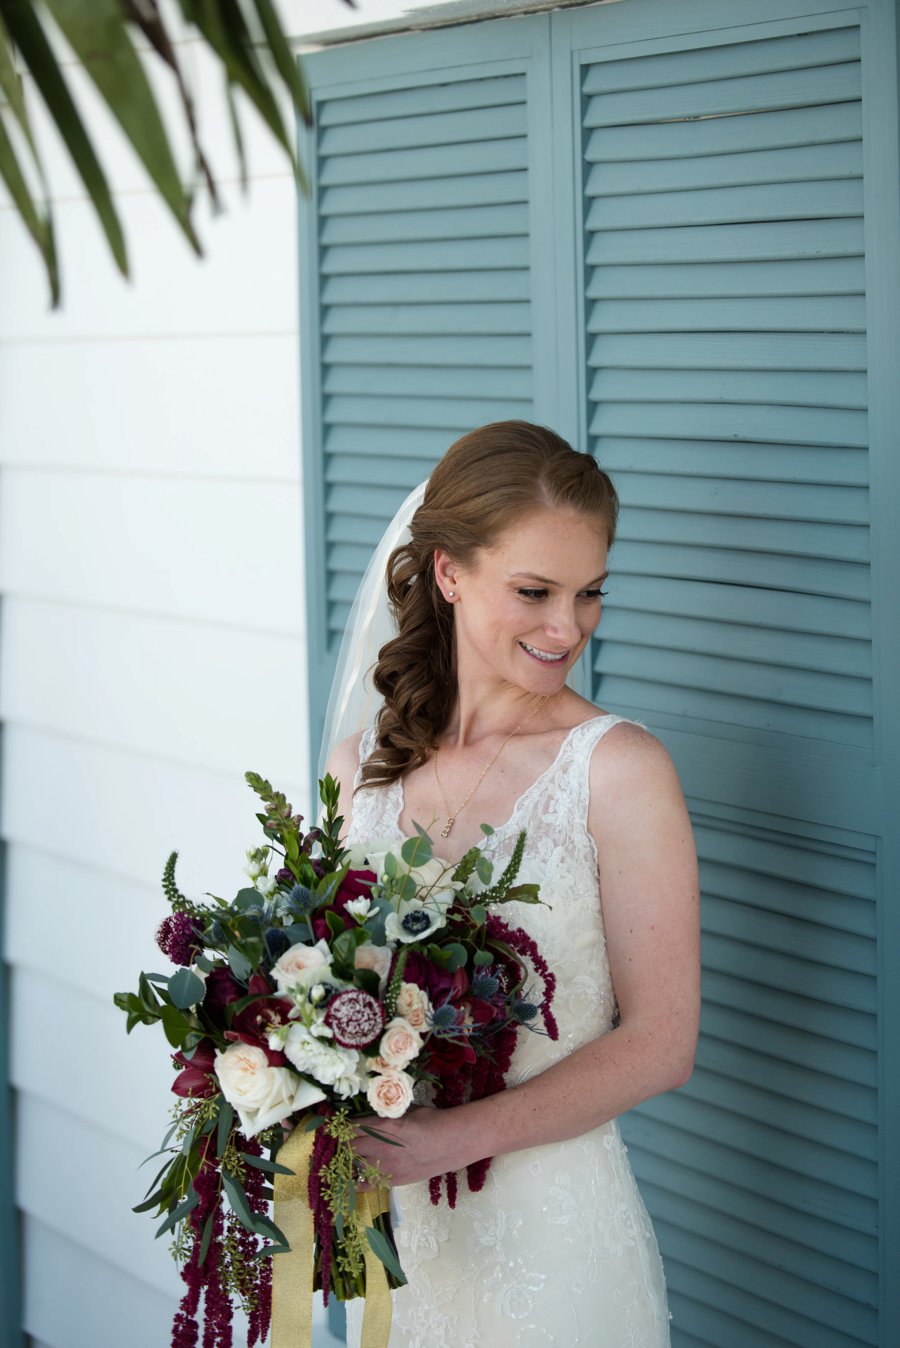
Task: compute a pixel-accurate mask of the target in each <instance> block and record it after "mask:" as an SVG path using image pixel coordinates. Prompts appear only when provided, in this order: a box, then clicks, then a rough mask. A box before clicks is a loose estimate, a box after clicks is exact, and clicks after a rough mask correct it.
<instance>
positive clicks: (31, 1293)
mask: <svg viewBox="0 0 900 1348" xmlns="http://www.w3.org/2000/svg"><path fill="white" fill-rule="evenodd" d="M322 12H323V6H318V8H317V10H316V13H315V14H314V16H313V17H314V18H317V19H319V21H320V26H321V15H322ZM186 55H187V58H188V64H189V66H190V68H191V69H192V70H193V71H194V73H195V84H196V86H197V87H198V89H199V104H200V111H201V116H202V122H203V135H204V141H205V143H206V146H207V148H208V150H209V152H210V155H211V157H212V159H213V162H214V166H215V168H216V171H217V174H218V175H219V178H220V184H221V186H222V191H223V196H224V197H225V199H226V201H227V205H228V213H227V214H226V215H225V216H223V217H221V218H218V219H212V218H210V215H209V212H208V210H206V209H203V208H201V210H200V211H199V218H198V223H199V229H200V233H201V236H202V237H203V239H204V242H205V244H206V246H207V257H206V259H205V260H203V261H198V260H196V259H195V258H194V257H193V256H192V255H191V253H190V251H189V250H188V248H187V247H186V245H185V243H184V241H183V240H182V238H181V237H180V235H179V234H178V231H177V229H176V228H175V226H174V225H173V224H172V223H171V222H170V220H169V218H168V216H167V215H166V213H165V212H164V210H163V209H162V208H161V207H160V205H159V204H158V203H157V201H156V200H155V198H154V196H153V194H152V192H150V191H149V190H148V188H147V184H146V181H145V179H144V177H143V174H142V171H141V170H140V168H139V166H138V165H137V164H136V162H135V161H134V160H133V158H132V156H131V154H130V151H129V150H128V148H127V147H126V146H125V145H124V144H123V143H122V141H121V138H120V137H119V135H118V133H117V132H116V131H115V129H114V128H113V127H112V126H111V125H110V124H109V123H108V121H107V119H106V118H105V116H98V117H97V118H96V119H95V126H96V134H97V140H98V142H99V145H100V148H101V153H102V156H103V159H104V163H105V165H106V167H107V169H108V171H109V173H110V176H111V179H112V182H113V185H114V187H115V190H116V195H117V201H118V205H119V208H120V210H121V213H122V217H123V221H124V225H125V230H126V235H127V241H128V246H129V251H130V256H131V260H132V265H133V270H134V278H135V279H134V282H133V283H132V284H130V285H129V284H127V283H125V282H123V281H122V280H121V279H120V278H119V276H118V275H117V273H116V272H115V270H114V267H113V265H112V263H111V261H110V260H109V258H108V255H107V252H106V245H105V243H104V242H103V241H102V240H101V238H100V234H99V230H98V228H97V226H96V224H95V222H94V219H93V216H92V212H91V210H90V208H89V206H88V204H87V203H86V201H85V198H84V193H83V189H82V188H81V185H80V183H79V182H78V180H77V179H75V178H74V176H73V174H72V172H71V170H70V169H69V168H68V166H67V164H66V162H65V160H64V159H63V157H62V156H61V154H60V153H59V152H58V149H57V148H56V142H55V137H54V136H53V135H52V134H45V135H44V138H43V140H44V146H45V153H46V155H47V158H48V160H49V164H48V168H49V176H50V180H51V182H52V184H53V188H54V195H55V197H56V198H57V201H56V205H55V212H56V223H57V231H58V237H59V241H60V244H61V252H62V264H63V287H64V308H63V310H62V312H61V313H57V314H51V313H49V312H48V310H47V298H46V284H45V281H44V277H43V274H42V272H41V270H40V267H39V265H38V263H37V260H36V255H35V254H34V251H33V249H32V246H31V244H30V242H29V240H28V239H27V238H26V235H25V233H24V230H23V229H22V227H21V225H20V224H19V222H18V220H17V219H16V218H15V217H14V216H13V213H12V211H11V210H10V209H9V207H8V206H7V204H6V202H5V200H0V295H2V304H0V593H2V614H0V616H2V629H0V716H2V720H3V749H4V752H3V762H2V772H3V793H2V798H3V812H2V835H3V838H4V839H5V840H6V842H7V848H8V852H7V855H8V870H7V886H6V893H7V908H8V912H7V930H6V934H5V941H6V944H5V958H6V960H7V961H8V962H9V965H10V971H11V980H10V981H11V993H12V1026H11V1034H12V1046H11V1072H12V1081H13V1087H14V1091H15V1125H16V1134H17V1155H16V1190H17V1201H18V1204H19V1207H20V1209H21V1213H22V1227H23V1265H24V1268H25V1287H24V1320H25V1329H26V1331H27V1333H28V1334H29V1335H30V1337H31V1341H32V1343H33V1344H34V1348H119V1345H120V1344H121V1343H122V1332H123V1331H122V1326H123V1325H127V1326H128V1330H127V1339H128V1343H129V1345H130V1346H131V1348H162V1345H163V1344H165V1343H167V1342H168V1335H169V1325H170V1321H171V1317H172V1314H173V1312H174V1310H175V1307H176V1305H177V1301H178V1298H179V1296H180V1293H181V1284H180V1282H179V1280H178V1277H177V1274H176V1271H175V1267H174V1265H173V1264H172V1262H171V1260H170V1258H169V1255H168V1249H167V1245H166V1242H165V1240H161V1241H159V1242H154V1240H153V1224H152V1222H151V1220H150V1219H148V1218H147V1217H146V1216H135V1215H134V1214H133V1213H132V1212H131V1211H130V1208H131V1205H132V1204H134V1203H136V1202H138V1201H139V1200H140V1198H141V1196H142V1194H143V1191H144V1189H145V1188H146V1184H147V1183H148V1181H149V1178H150V1174H151V1173H152V1172H149V1173H148V1171H147V1170H143V1171H141V1172H140V1173H139V1172H138V1166H139V1164H140V1162H141V1161H142V1160H143V1158H144V1157H145V1156H147V1155H148V1154H149V1153H150V1152H151V1151H153V1150H154V1149H155V1148H156V1147H157V1146H158V1145H159V1140H160V1137H161V1134H162V1132H163V1131H164V1128H165V1126H166V1111H167V1108H168V1104H167V1100H168V1098H170V1097H168V1087H169V1084H170V1082H171V1071H170V1068H169V1065H168V1060H167V1057H166V1053H165V1048H164V1044H163V1042H162V1036H160V1035H159V1034H158V1033H155V1032H152V1031H146V1030H144V1031H143V1032H142V1030H141V1029H140V1027H139V1028H138V1030H137V1031H136V1032H135V1033H134V1034H133V1035H132V1036H131V1038H130V1039H127V1038H126V1036H125V1030H124V1017H123V1016H122V1014H121V1013H120V1012H119V1011H117V1010H116V1009H115V1008H114V1007H113V1004H112V994H113V992H114V991H116V990H118V989H120V988H129V987H131V986H132V985H133V984H134V983H135V981H136V977H137V973H138V971H139V969H140V968H142V967H144V968H153V967H158V966H159V961H160V959H161V958H162V957H161V956H160V954H159V952H158V950H156V947H155V945H154V942H153V930H154V927H155V925H156V923H157V922H158V921H159V920H161V918H162V917H163V916H164V914H165V908H164V904H163V900H162V896H161V893H160V889H159V876H160V874H161V870H162V866H163V863H164V861H165V859H166V856H167V854H168V852H169V851H170V850H171V849H172V848H178V849H179V851H180V853H181V861H180V865H179V871H180V877H181V883H182V885H183V887H185V888H186V889H188V890H190V891H191V892H196V893H200V892H202V891H204V890H207V889H210V890H216V891H217V892H220V893H228V892H229V890H230V889H231V887H235V888H236V887H237V886H238V885H239V884H240V882H241V874H240V866H241V859H242V855H243V849H244V848H245V847H247V846H249V845H251V844H255V843H256V842H257V841H258V840H259V839H258V837H257V834H258V826H257V825H256V823H255V820H254V818H253V813H254V798H253V797H252V795H251V793H250V791H249V790H248V788H247V787H246V786H245V784H244V782H243V772H244V770H245V769H247V768H253V769H255V770H257V771H259V772H262V773H264V774H265V775H268V776H270V777H271V778H272V779H273V780H274V781H276V782H277V783H278V784H279V785H283V787H284V789H285V790H286V791H287V792H288V793H289V794H290V795H291V797H292V799H293V800H294V801H295V804H296V805H297V806H298V808H301V809H302V810H303V811H304V813H306V812H307V810H308V807H309V804H310V802H309V800H308V799H307V795H306V769H307V763H308V761H309V753H308V744H307V727H306V718H307V711H306V708H307V691H306V675H305V656H304V639H305V625H304V614H303V601H302V594H303V574H302V558H303V538H302V531H301V495H300V486H301V483H300V445H299V420H300V417H299V406H298V391H297V386H298V378H297V367H298V351H297V327H298V323H297V313H298V296H297V268H296V258H295V254H296V189H295V186H294V183H293V181H292V178H291V176H290V174H289V172H288V171H287V164H286V161H285V160H284V158H283V156H281V155H280V153H279V152H278V150H277V148H276V147H275V146H274V144H273V143H272V142H271V141H270V139H269V138H268V136H267V134H266V133H265V132H264V131H262V130H260V129H258V128H257V126H256V125H255V122H254V121H253V120H252V119H251V117H250V116H249V115H248V116H247V118H246V123H245V133H246V138H247V142H248V159H249V167H250V171H251V174H252V179H251V183H250V189H249V193H248V195H247V197H246V199H245V198H244V197H243V196H242V194H241V191H240V187H239V184H238V183H237V173H236V170H235V166H234V162H233V156H232V152H231V144H230V131H229V128H228V123H227V116H226V114H225V107H224V103H223V102H222V100H221V96H220V94H219V90H218V75H217V72H215V71H213V70H211V69H210V68H209V67H208V66H207V64H206V63H205V62H204V60H203V59H202V56H201V54H200V52H199V49H197V48H194V49H193V50H186ZM73 75H74V78H73V82H74V83H77V84H78V87H79V90H80V89H81V87H82V83H83V81H79V80H78V72H77V71H75V72H73ZM88 94H89V91H88ZM91 101H96V100H93V99H91ZM41 129H42V130H44V129H45V128H43V126H42V128H41ZM182 162H186V159H185V156H184V155H183V156H182ZM318 1342H321V1343H322V1344H325V1343H327V1342H329V1340H328V1338H327V1337H324V1336H323V1337H322V1338H321V1339H317V1343H318Z"/></svg>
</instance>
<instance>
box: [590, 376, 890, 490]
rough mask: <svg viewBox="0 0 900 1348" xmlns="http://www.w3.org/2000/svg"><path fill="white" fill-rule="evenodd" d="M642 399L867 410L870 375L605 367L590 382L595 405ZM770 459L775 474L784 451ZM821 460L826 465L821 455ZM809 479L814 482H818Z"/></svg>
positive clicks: (832, 458)
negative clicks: (650, 373)
mask: <svg viewBox="0 0 900 1348" xmlns="http://www.w3.org/2000/svg"><path fill="white" fill-rule="evenodd" d="M638 395H640V397H641V398H642V399H643V401H644V402H648V401H649V402H654V403H656V402H668V403H676V402H683V403H703V404H704V405H706V406H708V405H709V404H710V403H762V404H765V405H768V406H773V407H843V408H848V409H849V408H852V409H858V410H860V411H864V410H865V408H866V405H867V401H866V377H865V375H863V374H855V373H851V372H849V371H841V370H838V371H829V372H827V373H826V372H825V371H822V370H816V371H808V372H807V371H802V370H790V371H787V370H766V371H764V372H763V371H759V370H734V369H731V370H704V369H692V370H684V371H677V372H676V371H675V370H656V371H655V372H654V374H653V378H652V379H647V378H646V377H645V376H644V375H643V374H642V373H641V372H640V371H639V370H626V369H616V368H601V369H599V370H597V371H596V373H595V374H594V376H593V379H592V381H591V388H590V397H591V400H592V402H594V403H599V404H606V405H609V404H610V403H634V402H636V401H638ZM698 438H701V439H703V440H712V439H714V438H715V437H714V436H710V435H708V434H706V433H704V434H703V436H702V437H698ZM645 443H649V442H646V441H645ZM659 443H665V442H664V441H660V442H659ZM727 448H728V445H727V441H718V442H717V445H716V450H717V455H718V454H719V453H721V451H722V450H726V449H727ZM684 450H685V447H684V446H683V445H682V446H679V461H680V460H681V456H682V455H683V454H684ZM801 452H803V451H801ZM807 452H808V451H807ZM759 454H762V455H764V456H765V455H766V450H765V448H764V447H763V446H762V445H757V446H755V447H754V451H753V458H754V459H755V458H756V457H757V456H758V455H759ZM768 457H770V458H771V460H772V471H773V472H774V471H776V470H777V465H778V462H779V461H780V459H781V457H782V453H781V450H780V449H779V452H778V453H777V454H769V455H768ZM790 457H791V459H793V458H794V457H795V456H794V455H793V454H792V455H790ZM817 457H818V458H819V460H820V461H821V456H817ZM839 459H840V456H839V455H831V454H830V455H829V456H828V463H829V466H830V468H831V470H832V471H833V470H834V465H835V462H836V461H837V460H839ZM860 459H864V456H862V455H859V454H853V455H850V456H849V457H848V458H847V462H848V464H849V463H850V462H851V461H852V462H856V461H858V460H860ZM810 480H811V481H815V478H812V479H810ZM848 480H851V481H852V480H853V479H852V478H851V479H848ZM864 480H866V479H864Z"/></svg>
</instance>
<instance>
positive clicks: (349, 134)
mask: <svg viewBox="0 0 900 1348" xmlns="http://www.w3.org/2000/svg"><path fill="white" fill-rule="evenodd" d="M524 130H525V124H524V117H523V114H522V109H521V107H520V106H518V105H517V104H515V103H514V104H512V105H511V106H510V105H504V106H501V107H490V108H464V109H462V110H461V111H459V112H446V113H430V114H423V115H421V116H415V115H410V116H409V117H397V118H391V117H383V118H382V117H379V118H377V119H376V118H370V119H367V120H361V121H356V122H350V123H348V124H346V125H344V126H338V125H332V126H330V127H325V128H324V129H323V131H322V134H321V136H320V138H319V153H320V155H321V156H322V158H330V157H331V156H333V155H341V154H362V153H363V152H364V151H366V150H368V151H371V152H373V153H376V152H378V151H379V150H400V149H410V148H412V147H414V146H416V147H418V146H426V145H465V144H466V143H467V142H469V141H473V142H479V141H485V140H503V139H506V138H507V137H508V136H516V135H521V134H522V133H523V132H524Z"/></svg>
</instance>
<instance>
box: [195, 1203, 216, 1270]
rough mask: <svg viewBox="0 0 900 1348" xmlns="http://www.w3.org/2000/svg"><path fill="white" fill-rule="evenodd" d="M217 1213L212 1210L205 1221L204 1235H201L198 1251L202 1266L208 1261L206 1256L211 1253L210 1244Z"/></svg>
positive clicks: (199, 1262) (198, 1261)
mask: <svg viewBox="0 0 900 1348" xmlns="http://www.w3.org/2000/svg"><path fill="white" fill-rule="evenodd" d="M215 1216H216V1214H215V1213H214V1212H211V1213H210V1214H209V1216H208V1217H207V1219H206V1221H205V1222H204V1223H203V1235H202V1236H201V1237H200V1249H199V1250H198V1252H197V1264H198V1266H202V1265H203V1264H204V1263H205V1262H206V1256H207V1255H208V1254H209V1244H210V1241H211V1240H212V1233H213V1222H214V1220H215Z"/></svg>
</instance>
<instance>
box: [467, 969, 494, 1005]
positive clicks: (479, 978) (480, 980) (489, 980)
mask: <svg viewBox="0 0 900 1348" xmlns="http://www.w3.org/2000/svg"><path fill="white" fill-rule="evenodd" d="M499 987H500V979H499V978H498V977H497V976H496V974H488V973H483V974H476V975H475V977H474V978H473V979H472V995H473V996H475V997H482V998H484V1000H485V1001H490V999H491V997H493V996H494V995H495V993H496V992H497V991H498V989H499Z"/></svg>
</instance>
